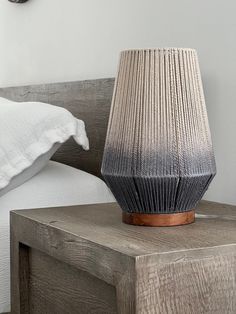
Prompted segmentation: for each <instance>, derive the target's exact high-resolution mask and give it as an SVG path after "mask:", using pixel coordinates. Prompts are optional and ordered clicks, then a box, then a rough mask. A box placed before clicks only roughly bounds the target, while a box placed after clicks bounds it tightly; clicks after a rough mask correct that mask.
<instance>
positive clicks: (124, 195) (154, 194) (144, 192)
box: [103, 172, 214, 214]
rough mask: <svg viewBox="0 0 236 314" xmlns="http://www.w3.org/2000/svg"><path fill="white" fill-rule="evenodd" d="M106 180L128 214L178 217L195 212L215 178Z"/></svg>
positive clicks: (116, 177)
mask: <svg viewBox="0 0 236 314" xmlns="http://www.w3.org/2000/svg"><path fill="white" fill-rule="evenodd" d="M103 176H104V178H105V180H106V182H107V184H108V186H109V187H110V189H111V191H112V193H113V194H114V196H115V198H116V200H117V202H118V203H119V205H120V206H121V208H122V210H123V211H125V212H128V213H146V214H157V213H178V212H186V211H190V210H192V209H194V208H195V207H196V205H197V203H198V202H199V201H200V199H201V198H202V196H203V195H204V193H205V192H206V190H207V188H208V186H209V184H210V182H211V181H212V179H213V177H214V174H203V175H197V176H185V177H163V178H160V177H131V176H119V175H109V174H106V173H104V172H103Z"/></svg>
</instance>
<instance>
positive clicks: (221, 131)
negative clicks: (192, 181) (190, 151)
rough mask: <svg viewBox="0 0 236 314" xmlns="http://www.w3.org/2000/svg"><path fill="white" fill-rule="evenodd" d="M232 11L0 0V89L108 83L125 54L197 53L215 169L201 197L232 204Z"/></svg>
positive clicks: (148, 1) (206, 4)
mask: <svg viewBox="0 0 236 314" xmlns="http://www.w3.org/2000/svg"><path fill="white" fill-rule="evenodd" d="M235 12H236V4H235V0H227V1H222V0H207V1H206V0H198V1H196V0H178V1H175V0H172V1H171V0H145V1H144V0H118V1H115V0H99V1H95V0H93V1H92V0H86V1H82V0H70V1H66V0H29V2H27V3H26V4H18V5H17V4H12V3H10V2H8V1H7V0H1V1H0V85H1V86H10V85H11V86H13V85H23V84H34V83H47V82H56V81H69V80H79V79H89V78H91V79H93V78H100V77H110V76H114V75H115V72H116V67H117V61H118V53H119V51H120V50H122V49H124V48H140V47H158V46H165V47H167V46H177V47H193V48H196V49H197V50H198V53H199V58H200V65H201V69H202V76H203V81H204V87H205V94H206V101H207V108H208V114H209V120H210V126H211V131H212V137H213V143H214V147H215V153H216V159H217V166H218V174H217V177H216V178H215V179H214V181H213V183H212V185H211V187H210V189H209V191H208V192H207V194H206V196H205V198H207V199H210V200H214V201H220V202H227V203H232V204H236V118H235V117H236V75H235V73H236V42H235V34H236V19H235Z"/></svg>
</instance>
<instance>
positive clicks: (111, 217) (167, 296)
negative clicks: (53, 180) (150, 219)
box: [11, 201, 236, 314]
mask: <svg viewBox="0 0 236 314" xmlns="http://www.w3.org/2000/svg"><path fill="white" fill-rule="evenodd" d="M197 213H198V217H199V218H197V220H196V222H195V223H194V224H192V225H186V226H180V227H170V228H168V227H166V228H164V227H163V228H150V227H149V228H148V227H137V226H131V225H126V224H123V223H122V222H121V210H120V208H119V206H118V205H117V204H116V203H110V204H95V205H80V206H72V207H58V208H43V209H32V210H20V211H13V212H11V239H12V240H11V241H12V243H11V261H12V309H13V312H12V314H16V313H21V312H20V310H21V309H23V308H26V309H27V305H29V304H30V313H32V314H34V313H40V311H41V310H43V312H44V313H54V312H53V311H54V309H55V311H57V313H63V312H64V313H67V312H68V307H69V309H70V310H71V313H76V312H75V308H76V304H82V303H83V302H85V303H86V306H87V309H89V306H91V307H92V309H91V313H93V309H94V308H95V307H96V306H95V304H96V303H98V309H101V308H103V311H104V313H106V310H107V309H109V310H110V311H111V313H112V311H113V312H116V311H117V313H119V314H133V313H151V314H152V313H153V314H154V313H161V314H201V313H208V314H222V313H227V314H234V313H236V206H231V205H226V204H217V203H212V202H207V201H202V202H201V203H200V204H199V206H198V208H197ZM22 244H23V245H22ZM26 246H27V247H29V250H30V253H28V254H25V253H24V252H21V249H25V247H26ZM20 259H21V262H19V260H20ZM54 267H55V269H54ZM22 271H23V272H24V275H20V276H19V274H20V273H21V272H22ZM67 274H68V277H67ZM70 278H71V279H70ZM72 278H75V279H76V278H77V280H75V281H76V283H79V282H81V286H80V287H79V286H77V284H76V283H75V282H73V279H72ZM49 279H50V280H49ZM79 279H80V280H79ZM71 281H72V282H71ZM93 282H94V285H93ZM60 283H62V287H61V289H60ZM54 286H56V289H53V287H54ZM85 286H86V287H88V290H87V291H85V290H86V289H85ZM28 287H30V289H28ZM96 287H97V289H95V290H96V292H95V290H93V289H94V288H96ZM98 287H99V288H98ZM101 287H104V292H105V291H107V292H106V294H107V295H109V296H110V297H109V299H110V302H108V299H107V298H106V296H105V295H103V294H102V292H101V291H100V288H101ZM107 289H108V290H107ZM21 290H22V291H21ZM72 290H73V291H74V290H75V294H72V295H71V293H70V291H72ZM114 290H115V292H114ZM44 291H46V292H44ZM30 293H32V295H31V294H30ZM75 295H77V296H78V300H77V298H75ZM92 295H93V296H94V298H93V300H92V301H90V298H91V296H92ZM99 295H100V296H101V300H98V299H97V298H98V297H99ZM27 298H28V301H27ZM58 298H60V299H61V300H63V299H64V300H65V302H61V303H60V302H59V304H57V303H58V302H57V299H58ZM40 300H41V301H40ZM53 300H55V301H53ZM39 301H40V302H39ZM42 303H44V304H43V305H40V304H42ZM63 304H64V306H63ZM69 304H70V305H69ZM115 304H116V305H115ZM109 307H110V308H109ZM85 308H86V307H85ZM55 313H56V312H55ZM68 313H69V312H68ZM79 313H80V312H79ZM81 313H83V312H81ZM98 313H99V312H98Z"/></svg>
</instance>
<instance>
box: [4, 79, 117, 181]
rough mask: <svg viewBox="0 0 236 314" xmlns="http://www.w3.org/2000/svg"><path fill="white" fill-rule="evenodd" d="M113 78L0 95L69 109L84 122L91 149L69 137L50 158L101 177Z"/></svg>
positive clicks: (6, 90) (24, 88) (13, 89)
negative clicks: (81, 146) (86, 148)
mask: <svg viewBox="0 0 236 314" xmlns="http://www.w3.org/2000/svg"><path fill="white" fill-rule="evenodd" d="M113 86H114V79H113V78H108V79H98V80H88V81H78V82H67V83H56V84H45V85H32V86H22V87H8V88H0V97H5V98H9V99H11V100H15V101H41V102H46V103H50V104H53V105H56V106H60V107H64V108H66V109H68V110H69V111H70V112H71V113H72V114H73V115H74V116H76V117H78V118H79V119H82V120H84V121H85V125H86V130H87V133H88V137H89V140H90V150H89V151H88V152H85V151H83V150H82V149H81V148H80V147H79V146H78V145H77V144H76V143H75V142H74V141H73V140H72V139H71V140H69V141H68V142H67V143H66V144H65V145H63V146H62V147H61V148H60V149H59V150H58V151H57V153H56V154H55V155H54V157H53V159H54V160H55V161H59V162H62V163H65V164H67V165H70V166H73V167H75V168H79V169H81V170H85V171H87V172H89V173H92V174H95V175H98V176H101V174H100V169H101V162H102V155H103V149H104V145H105V137H106V131H107V124H108V117H109V112H110V105H111V99H112V93H113Z"/></svg>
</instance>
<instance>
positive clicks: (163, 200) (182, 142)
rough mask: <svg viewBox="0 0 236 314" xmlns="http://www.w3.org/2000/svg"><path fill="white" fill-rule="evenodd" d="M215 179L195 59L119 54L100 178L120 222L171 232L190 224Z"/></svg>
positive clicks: (155, 52)
mask: <svg viewBox="0 0 236 314" xmlns="http://www.w3.org/2000/svg"><path fill="white" fill-rule="evenodd" d="M215 173H216V165H215V158H214V153H213V148H212V142H211V135H210V130H209V124H208V118H207V112H206V106H205V100H204V94H203V88H202V82H201V76H200V70H199V64H198V58H197V53H196V51H195V50H194V49H185V48H158V49H144V50H127V51H123V52H121V57H120V63H119V70H118V75H117V78H116V82H115V88H114V94H113V100H112V106H111V112H110V119H109V124H108V131H107V138H106V144H105V150H104V155H103V163H102V174H103V176H104V178H105V180H106V182H107V184H108V186H109V187H110V189H111V191H112V192H113V194H114V196H115V198H116V200H117V202H118V203H119V205H120V206H121V208H122V210H123V221H124V222H126V223H130V224H137V225H149V226H171V225H181V224H187V223H191V222H193V221H194V209H195V207H196V204H197V203H198V201H199V200H200V199H201V198H202V196H203V194H204V193H205V191H206V190H207V188H208V186H209V184H210V182H211V181H212V179H213V177H214V175H215Z"/></svg>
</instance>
